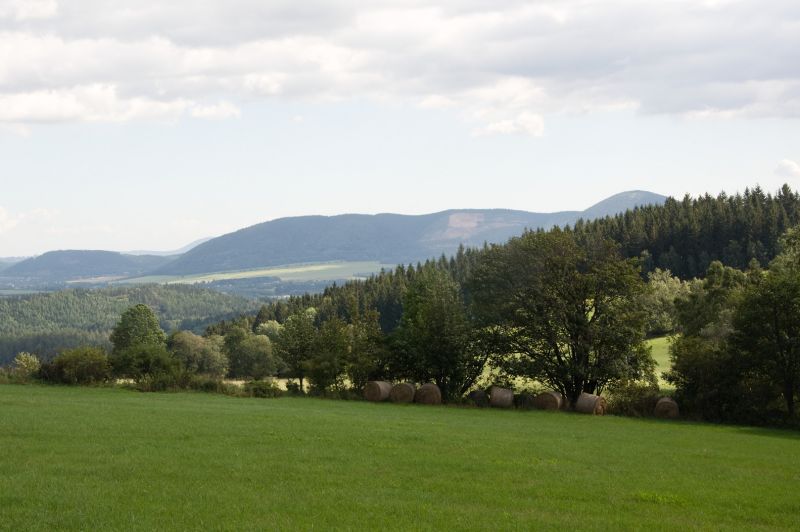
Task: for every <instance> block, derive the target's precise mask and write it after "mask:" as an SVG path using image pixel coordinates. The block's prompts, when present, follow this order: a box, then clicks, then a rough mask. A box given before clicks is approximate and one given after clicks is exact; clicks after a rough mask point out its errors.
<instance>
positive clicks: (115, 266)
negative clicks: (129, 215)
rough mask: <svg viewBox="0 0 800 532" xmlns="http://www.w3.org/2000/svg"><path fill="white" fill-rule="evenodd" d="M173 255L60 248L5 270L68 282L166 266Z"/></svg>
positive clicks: (14, 274)
mask: <svg viewBox="0 0 800 532" xmlns="http://www.w3.org/2000/svg"><path fill="white" fill-rule="evenodd" d="M171 260H173V257H158V256H153V255H124V254H122V253H117V252H115V251H102V250H60V251H48V252H47V253H43V254H42V255H39V256H38V257H33V258H30V259H26V260H24V261H22V262H17V263H16V264H13V265H11V266H10V267H8V268H6V269H5V270H3V272H2V275H3V276H4V277H22V278H36V279H47V280H49V281H67V280H75V279H89V278H94V277H130V276H135V275H142V274H143V273H145V272H148V271H151V270H153V269H156V268H158V267H160V266H163V265H164V264H166V263H167V262H169V261H171Z"/></svg>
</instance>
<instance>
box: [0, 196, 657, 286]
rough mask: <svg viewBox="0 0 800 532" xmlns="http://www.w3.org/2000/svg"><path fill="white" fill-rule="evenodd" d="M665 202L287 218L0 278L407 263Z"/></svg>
mask: <svg viewBox="0 0 800 532" xmlns="http://www.w3.org/2000/svg"><path fill="white" fill-rule="evenodd" d="M665 200H666V198H665V197H664V196H660V195H658V194H654V193H651V192H645V191H639V190H637V191H629V192H622V193H620V194H616V195H614V196H611V197H610V198H607V199H605V200H603V201H601V202H600V203H597V204H596V205H593V206H591V207H589V208H588V209H586V210H583V211H562V212H554V213H536V212H527V211H515V210H508V209H454V210H447V211H442V212H438V213H433V214H424V215H402V214H375V215H368V214H342V215H338V216H298V217H291V218H280V219H277V220H272V221H269V222H264V223H260V224H257V225H253V226H251V227H246V228H244V229H240V230H239V231H236V232H233V233H229V234H226V235H222V236H220V237H217V238H212V239H210V240H207V241H199V242H194V243H192V244H190V245H189V246H186V248H188V249H187V250H186V251H185V253H182V254H180V255H173V256H162V255H142V254H140V253H142V252H131V253H117V252H112V251H88V250H62V251H50V252H48V253H44V254H43V255H40V256H38V257H33V258H29V259H26V260H23V261H21V262H18V263H16V264H13V265H10V266H8V267H7V268H5V269H4V270H3V271H2V273H0V278H2V279H0V280H6V281H7V280H12V281H13V282H7V283H6V284H8V285H9V286H11V285H13V287H14V288H18V287H29V286H34V285H37V283H40V284H41V283H52V284H59V283H61V284H62V285H63V284H64V283H68V282H84V283H95V284H103V283H104V282H107V281H110V280H114V279H121V278H139V277H142V276H148V277H152V276H187V275H190V276H191V275H197V274H208V273H218V272H230V271H242V270H254V269H259V268H270V267H275V266H284V265H297V264H309V263H311V264H314V263H324V262H336V261H344V262H355V263H363V262H374V263H375V264H398V263H408V262H416V261H420V260H425V259H428V258H431V257H437V256H439V255H441V254H443V253H444V254H451V253H453V252H455V251H456V250H457V249H458V246H459V245H461V244H464V245H466V246H480V245H483V243H484V242H490V243H500V242H505V241H506V240H508V239H509V238H510V237H512V236H515V235H519V234H521V233H522V232H523V231H524V230H525V229H526V228H530V229H535V228H540V227H542V228H550V227H552V226H555V225H559V226H563V225H565V224H572V223H574V222H575V221H577V220H578V219H580V218H583V219H594V218H599V217H604V216H609V215H614V214H617V213H620V212H624V211H625V210H627V209H632V208H634V207H636V206H640V205H648V204H661V203H663V202H664V201H665ZM200 242H202V243H200ZM195 244H197V245H195ZM186 248H184V249H186ZM20 280H22V282H20ZM37 286H38V285H37ZM48 286H51V285H50V284H48Z"/></svg>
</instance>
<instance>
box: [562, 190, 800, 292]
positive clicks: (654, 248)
mask: <svg viewBox="0 0 800 532" xmlns="http://www.w3.org/2000/svg"><path fill="white" fill-rule="evenodd" d="M798 224H800V195H798V194H797V192H794V191H792V189H791V188H790V187H789V186H788V185H784V186H783V187H782V188H781V189H780V190H779V191H778V192H777V193H775V194H768V193H765V192H764V191H763V190H762V189H761V188H759V187H755V188H753V189H750V190H746V191H745V193H744V194H736V195H734V196H728V195H727V194H725V193H722V194H720V195H718V196H716V197H714V196H710V195H708V194H706V195H704V196H700V197H698V198H691V197H689V196H686V197H684V198H683V199H682V200H676V199H673V198H669V199H667V201H666V202H665V203H664V204H663V205H657V206H656V205H650V206H645V207H641V208H638V209H636V210H633V211H627V212H625V213H623V214H618V215H616V216H613V217H606V218H600V219H596V220H594V221H590V222H587V223H579V224H577V225H576V227H575V230H576V231H577V232H578V233H585V234H589V233H591V234H599V235H602V236H604V237H607V238H610V239H612V240H614V241H616V242H618V243H619V244H620V246H621V248H622V251H623V253H624V254H625V255H627V256H629V257H642V259H643V261H642V267H643V269H644V270H645V271H649V270H652V269H653V268H656V267H658V268H662V269H668V270H670V271H672V273H673V274H674V275H677V276H678V277H681V278H683V279H690V278H692V277H702V276H703V275H705V272H706V270H707V269H708V265H709V264H710V263H711V261H714V260H719V261H721V262H722V263H724V264H725V265H726V266H732V267H734V268H738V269H744V268H746V267H747V266H748V264H749V263H750V261H751V260H753V259H755V260H757V261H758V262H759V263H760V264H761V265H762V266H766V265H767V264H768V263H769V261H770V260H772V259H773V258H774V257H775V255H777V253H778V252H779V249H778V247H779V238H780V236H781V235H782V234H783V233H784V232H785V231H786V230H787V229H788V228H790V227H792V226H795V225H798Z"/></svg>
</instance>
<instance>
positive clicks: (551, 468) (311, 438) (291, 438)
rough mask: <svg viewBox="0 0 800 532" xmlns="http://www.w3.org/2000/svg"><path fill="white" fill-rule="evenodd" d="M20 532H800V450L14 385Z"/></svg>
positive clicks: (10, 519)
mask: <svg viewBox="0 0 800 532" xmlns="http://www.w3.org/2000/svg"><path fill="white" fill-rule="evenodd" d="M0 426H2V427H3V430H2V431H0V449H2V452H1V453H0V523H2V525H0V526H1V527H2V528H4V529H8V530H22V529H39V530H50V529H55V528H58V529H71V530H78V529H82V530H92V529H95V530H96V529H103V530H153V529H201V528H203V529H230V530H254V529H276V528H277V529H286V530H289V529H298V528H299V529H321V530H325V529H332V528H335V529H373V530H379V529H432V528H436V529H471V530H481V529H564V528H565V527H570V528H580V529H609V530H611V529H620V528H623V529H633V528H636V529H676V528H684V529H722V528H728V529H730V528H735V529H749V530H758V529H762V530H767V529H786V530H789V529H797V528H798V527H800V499H798V497H797V485H798V482H800V435H799V434H797V433H792V432H783V431H778V430H762V429H752V428H741V427H732V426H714V425H704V424H693V423H684V422H659V421H653V420H639V419H628V418H617V417H610V416H609V417H604V418H599V417H591V416H581V415H577V414H567V413H547V412H524V411H498V410H480V409H473V408H455V407H450V408H448V407H423V406H416V405H409V406H400V405H393V404H373V403H366V402H348V401H330V400H320V399H309V398H280V399H271V400H270V399H267V400H257V399H238V398H231V397H225V396H218V395H205V394H200V393H172V394H143V393H137V392H132V391H128V390H123V389H110V388H68V387H52V386H51V387H43V386H15V385H4V386H0Z"/></svg>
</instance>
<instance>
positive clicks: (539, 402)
mask: <svg viewBox="0 0 800 532" xmlns="http://www.w3.org/2000/svg"><path fill="white" fill-rule="evenodd" d="M533 406H534V408H537V409H539V410H561V408H562V407H563V406H564V396H563V395H561V394H560V393H558V392H552V391H551V392H544V393H540V394H539V395H537V396H536V397H534V398H533Z"/></svg>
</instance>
